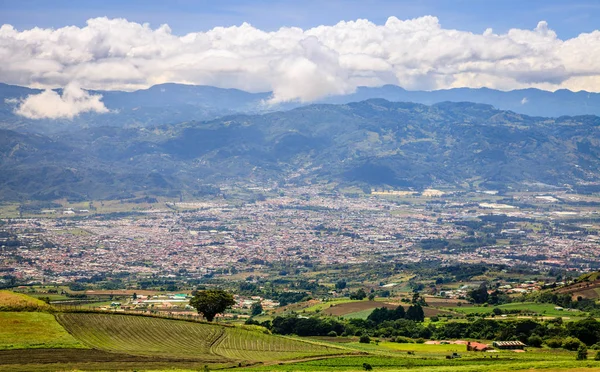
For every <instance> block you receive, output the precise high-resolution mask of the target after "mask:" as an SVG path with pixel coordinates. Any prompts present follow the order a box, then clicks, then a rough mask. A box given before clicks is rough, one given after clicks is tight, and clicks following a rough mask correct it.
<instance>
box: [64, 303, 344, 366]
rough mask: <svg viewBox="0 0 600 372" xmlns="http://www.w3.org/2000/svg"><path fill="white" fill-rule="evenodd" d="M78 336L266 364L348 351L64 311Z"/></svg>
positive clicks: (129, 349) (175, 354)
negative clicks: (267, 362)
mask: <svg viewBox="0 0 600 372" xmlns="http://www.w3.org/2000/svg"><path fill="white" fill-rule="evenodd" d="M58 320H59V322H60V323H61V324H62V325H63V326H64V327H65V328H66V329H67V330H68V331H69V332H70V333H71V334H72V335H74V336H75V337H76V338H77V339H78V340H80V341H82V342H83V343H84V344H86V345H88V346H89V347H92V348H94V349H98V350H104V351H110V352H119V353H126V354H131V355H141V356H160V357H170V358H181V359H192V360H193V359H201V360H203V361H209V362H227V361H232V360H235V361H244V362H266V361H280V360H287V359H300V358H306V357H311V356H320V355H335V354H344V353H347V351H346V350H343V349H338V348H334V347H327V346H322V345H317V344H314V343H310V342H303V341H299V340H295V339H289V338H285V337H281V336H273V335H268V334H264V333H261V332H258V331H249V330H245V329H241V328H237V327H224V326H219V325H213V324H200V323H193V322H185V321H180V320H168V319H158V318H150V317H143V316H126V315H108V314H68V313H65V314H59V315H58Z"/></svg>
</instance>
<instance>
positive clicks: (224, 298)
mask: <svg viewBox="0 0 600 372" xmlns="http://www.w3.org/2000/svg"><path fill="white" fill-rule="evenodd" d="M234 304H235V300H234V299H233V295H232V294H230V293H227V292H225V291H223V290H221V289H208V290H206V291H200V292H198V293H197V294H196V295H195V296H194V298H192V299H191V300H190V305H191V306H193V307H194V308H196V310H198V314H202V315H203V316H204V317H205V318H206V320H208V321H209V322H212V321H213V319H214V318H215V316H216V315H217V314H220V313H222V312H224V311H225V310H226V309H227V308H229V307H231V306H232V305H234Z"/></svg>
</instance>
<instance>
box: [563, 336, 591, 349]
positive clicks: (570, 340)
mask: <svg viewBox="0 0 600 372" xmlns="http://www.w3.org/2000/svg"><path fill="white" fill-rule="evenodd" d="M582 345H583V343H582V342H581V341H579V339H578V338H575V337H567V338H565V340H564V341H563V344H562V347H563V348H565V349H567V350H571V351H575V350H578V349H579V347H580V346H582ZM586 352H587V348H586Z"/></svg>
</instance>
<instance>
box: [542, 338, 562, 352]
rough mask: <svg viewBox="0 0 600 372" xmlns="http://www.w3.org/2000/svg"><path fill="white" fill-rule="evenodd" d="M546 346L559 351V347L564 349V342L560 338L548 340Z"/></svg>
mask: <svg viewBox="0 0 600 372" xmlns="http://www.w3.org/2000/svg"><path fill="white" fill-rule="evenodd" d="M546 345H548V347H551V348H553V349H558V348H559V347H562V345H563V340H562V339H560V338H550V339H548V340H546Z"/></svg>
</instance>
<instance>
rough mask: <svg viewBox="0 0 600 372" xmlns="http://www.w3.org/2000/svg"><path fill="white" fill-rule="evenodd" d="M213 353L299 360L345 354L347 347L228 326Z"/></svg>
mask: <svg viewBox="0 0 600 372" xmlns="http://www.w3.org/2000/svg"><path fill="white" fill-rule="evenodd" d="M212 350H213V352H215V353H216V354H219V355H223V356H226V357H229V358H232V359H236V360H256V361H263V362H264V361H275V360H290V359H301V358H307V357H314V356H322V355H335V354H343V353H347V352H348V351H347V350H343V349H338V348H334V347H327V346H323V345H319V344H315V343H310V342H304V341H299V340H297V339H292V338H287V337H281V336H273V335H268V334H264V333H258V332H250V331H246V330H243V329H239V328H230V329H227V330H226V332H225V334H224V337H223V338H222V339H220V340H219V342H218V343H217V344H216V345H215V346H214V347H213V349H212Z"/></svg>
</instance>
